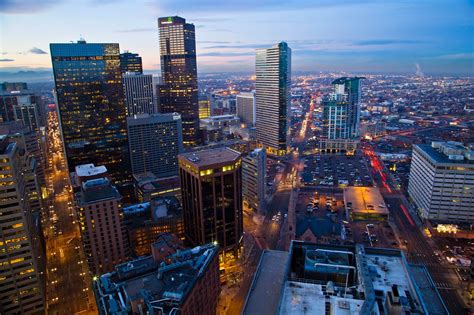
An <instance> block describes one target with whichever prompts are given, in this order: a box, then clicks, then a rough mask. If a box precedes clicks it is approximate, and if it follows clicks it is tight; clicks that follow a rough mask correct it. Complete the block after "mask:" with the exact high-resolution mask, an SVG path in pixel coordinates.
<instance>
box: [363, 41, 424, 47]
mask: <svg viewBox="0 0 474 315" xmlns="http://www.w3.org/2000/svg"><path fill="white" fill-rule="evenodd" d="M419 43H422V41H419V40H409V39H369V40H359V41H355V42H354V45H356V46H379V45H396V44H419Z"/></svg>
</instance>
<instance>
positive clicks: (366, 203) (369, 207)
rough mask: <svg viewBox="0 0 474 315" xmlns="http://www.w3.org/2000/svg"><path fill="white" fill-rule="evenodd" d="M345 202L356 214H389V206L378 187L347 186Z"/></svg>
mask: <svg viewBox="0 0 474 315" xmlns="http://www.w3.org/2000/svg"><path fill="white" fill-rule="evenodd" d="M344 203H345V205H346V207H347V208H349V207H350V211H351V212H352V213H355V214H367V215H371V214H379V215H384V216H388V209H387V206H386V205H385V202H384V200H383V197H382V195H381V194H380V190H379V189H378V188H376V187H356V186H349V187H346V188H344Z"/></svg>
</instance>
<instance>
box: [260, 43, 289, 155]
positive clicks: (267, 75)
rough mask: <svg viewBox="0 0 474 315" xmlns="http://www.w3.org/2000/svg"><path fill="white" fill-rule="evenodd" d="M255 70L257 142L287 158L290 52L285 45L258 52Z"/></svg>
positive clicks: (274, 153) (273, 153) (273, 152)
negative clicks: (285, 155)
mask: <svg viewBox="0 0 474 315" xmlns="http://www.w3.org/2000/svg"><path fill="white" fill-rule="evenodd" d="M255 69H256V82H255V90H256V91H255V93H256V94H255V104H256V105H255V107H256V109H255V112H256V119H255V123H256V128H257V141H258V143H259V144H260V145H261V146H263V147H265V148H266V150H267V153H269V154H272V155H284V154H286V152H287V149H288V146H289V128H290V122H289V118H290V115H289V111H290V102H291V91H290V88H291V49H290V48H289V47H288V45H287V44H286V43H285V42H281V43H279V44H276V45H274V46H273V47H271V48H267V49H257V57H256V64H255Z"/></svg>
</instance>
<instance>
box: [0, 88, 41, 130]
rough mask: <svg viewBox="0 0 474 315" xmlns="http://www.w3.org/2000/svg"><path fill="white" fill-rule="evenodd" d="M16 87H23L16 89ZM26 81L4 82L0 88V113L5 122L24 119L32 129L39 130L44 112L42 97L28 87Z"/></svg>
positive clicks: (25, 123) (24, 122)
mask: <svg viewBox="0 0 474 315" xmlns="http://www.w3.org/2000/svg"><path fill="white" fill-rule="evenodd" d="M14 88H21V89H19V90H14ZM27 88H28V87H27V85H26V83H3V87H2V90H0V115H1V120H2V121H3V122H10V121H17V120H21V121H23V124H24V125H25V126H27V127H30V128H31V130H35V131H39V128H40V126H41V125H42V123H41V119H42V117H41V115H42V114H43V113H42V106H43V104H42V101H41V97H39V96H38V95H36V94H35V93H34V92H32V91H29V90H28V89H27Z"/></svg>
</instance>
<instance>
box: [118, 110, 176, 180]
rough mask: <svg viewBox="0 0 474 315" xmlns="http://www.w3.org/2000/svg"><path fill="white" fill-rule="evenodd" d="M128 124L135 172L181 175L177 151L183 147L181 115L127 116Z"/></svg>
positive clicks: (164, 175) (156, 174) (161, 175)
mask: <svg viewBox="0 0 474 315" xmlns="http://www.w3.org/2000/svg"><path fill="white" fill-rule="evenodd" d="M127 126H128V142H129V145H130V157H131V161H132V173H133V174H142V173H145V172H151V173H153V174H154V175H155V176H157V177H169V176H174V175H178V154H179V153H180V152H182V150H183V135H182V131H181V117H180V115H178V114H177V113H174V114H154V115H148V114H142V115H137V116H135V117H127Z"/></svg>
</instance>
